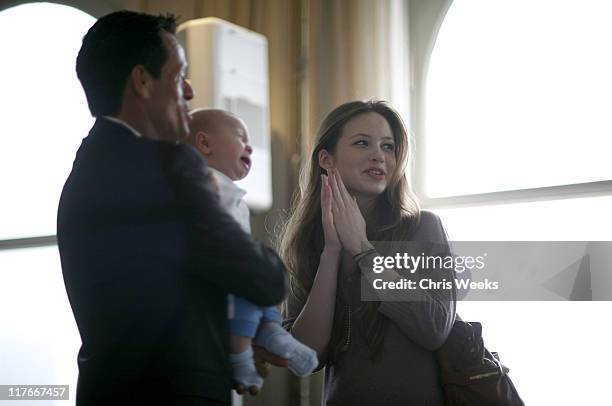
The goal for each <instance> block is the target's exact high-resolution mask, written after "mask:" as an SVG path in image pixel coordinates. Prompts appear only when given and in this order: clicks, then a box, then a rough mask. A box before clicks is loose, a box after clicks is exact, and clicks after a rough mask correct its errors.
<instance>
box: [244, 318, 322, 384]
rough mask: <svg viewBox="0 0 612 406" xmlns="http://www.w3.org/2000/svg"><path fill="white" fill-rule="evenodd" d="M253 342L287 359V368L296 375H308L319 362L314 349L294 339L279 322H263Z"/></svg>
mask: <svg viewBox="0 0 612 406" xmlns="http://www.w3.org/2000/svg"><path fill="white" fill-rule="evenodd" d="M254 342H255V344H257V345H261V346H262V347H264V348H265V349H266V350H268V351H269V352H271V353H272V354H275V355H278V356H279V357H281V358H285V359H287V360H289V369H290V370H292V371H293V373H294V374H296V375H298V376H303V375H308V374H309V373H311V372H312V371H313V370H314V369H315V368H316V367H317V364H318V363H319V360H318V359H317V353H316V351H314V350H313V349H311V348H310V347H308V346H306V345H304V344H302V343H301V342H299V341H298V340H296V339H295V338H294V337H293V336H292V335H291V334H290V333H289V332H287V331H286V330H285V329H283V328H282V327H281V325H280V323H276V322H263V323H262V324H261V325H260V327H259V330H258V331H257V336H256V337H255V341H254Z"/></svg>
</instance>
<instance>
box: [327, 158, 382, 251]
mask: <svg viewBox="0 0 612 406" xmlns="http://www.w3.org/2000/svg"><path fill="white" fill-rule="evenodd" d="M329 172H330V174H331V179H330V180H329V183H330V184H331V190H332V197H333V198H332V204H331V206H332V214H333V221H334V226H335V227H336V232H337V233H338V237H339V238H340V242H341V244H342V247H343V248H344V250H346V251H347V252H348V253H349V254H350V255H353V256H354V255H356V254H358V253H360V252H362V251H364V250H365V249H367V248H371V247H372V246H371V244H370V243H369V242H368V237H367V234H366V223H365V220H364V219H363V216H362V215H361V211H360V210H359V206H358V205H357V200H356V199H355V198H354V197H353V196H351V195H350V193H349V192H348V190H346V187H345V186H344V182H342V178H340V174H339V173H338V171H337V170H336V169H331V170H330V171H329Z"/></svg>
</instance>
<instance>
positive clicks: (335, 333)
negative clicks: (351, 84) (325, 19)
mask: <svg viewBox="0 0 612 406" xmlns="http://www.w3.org/2000/svg"><path fill="white" fill-rule="evenodd" d="M370 112H374V113H378V114H380V115H381V116H382V117H384V118H385V120H386V121H387V123H388V124H389V126H390V128H391V132H392V134H393V139H394V142H395V158H396V168H395V171H394V172H393V173H392V174H391V177H390V178H389V182H388V186H387V188H386V189H385V191H384V192H383V193H381V194H380V195H379V196H378V198H377V199H376V202H375V204H374V206H373V208H372V209H371V210H370V211H368V213H367V215H366V218H365V220H366V225H367V236H368V239H369V240H370V241H397V240H401V239H404V238H406V236H407V235H408V233H409V228H411V227H410V224H414V223H413V221H418V218H419V204H418V202H417V199H416V196H415V195H414V193H413V191H412V189H411V187H410V183H409V182H408V179H407V174H406V172H407V169H408V167H409V166H408V164H409V157H410V151H409V145H410V143H409V138H408V133H407V131H406V128H405V126H404V124H403V122H402V120H401V118H400V116H399V114H398V113H397V112H396V111H395V110H394V109H393V108H391V107H390V106H389V105H388V104H387V103H386V102H384V101H373V100H370V101H352V102H348V103H345V104H342V105H341V106H339V107H337V108H335V109H334V110H333V111H332V112H330V113H329V114H328V115H327V116H326V117H325V119H324V120H323V122H322V123H321V126H320V128H319V131H318V132H317V138H316V142H315V145H314V147H313V150H312V153H311V154H310V159H309V160H308V162H306V163H305V164H304V165H303V167H302V169H301V171H300V181H299V190H298V191H296V193H295V194H294V195H293V199H292V202H291V208H290V211H289V216H288V218H287V220H286V222H285V223H284V227H282V229H281V232H280V235H279V241H280V243H279V244H278V249H279V253H280V256H281V258H282V259H283V260H284V262H285V265H286V266H287V269H288V271H289V275H290V282H291V283H290V288H291V295H293V297H294V298H295V299H296V301H297V302H298V303H301V304H304V303H305V302H306V299H307V298H308V295H309V293H310V289H311V288H312V284H313V281H314V278H315V275H316V272H317V269H318V267H319V259H320V256H321V252H322V251H323V248H324V245H325V240H324V236H323V226H322V224H321V201H320V196H321V176H320V175H321V174H322V173H325V170H324V169H323V168H321V167H320V166H319V152H320V151H321V150H326V151H328V152H329V153H331V154H334V153H335V148H336V145H337V143H338V139H339V138H340V135H341V132H342V128H343V127H344V125H345V124H346V123H347V122H348V121H349V120H351V119H352V118H354V117H356V116H358V115H361V114H365V113H370ZM339 288H340V284H339ZM336 298H337V299H336V300H337V301H340V302H343V301H344V300H346V299H342V295H340V294H337V295H336ZM379 305H380V303H379V302H362V304H361V305H360V306H359V307H358V309H357V310H356V312H359V313H361V315H360V320H361V323H360V324H361V326H362V329H361V333H362V334H363V336H364V338H365V340H366V342H367V344H368V347H369V348H370V350H371V355H372V356H373V357H375V356H377V355H380V350H381V348H382V338H383V337H382V327H383V320H382V318H381V317H380V316H379V315H378V311H377V310H378V306H379ZM336 309H337V311H336V313H335V316H334V326H333V329H332V338H331V341H330V346H329V347H328V348H329V349H330V350H331V351H330V352H329V355H330V358H329V359H330V360H331V361H334V360H335V359H337V358H338V355H339V351H340V347H341V346H342V345H341V344H342V341H343V334H344V333H343V328H344V327H343V326H344V323H343V320H344V318H345V317H346V314H344V310H343V306H336Z"/></svg>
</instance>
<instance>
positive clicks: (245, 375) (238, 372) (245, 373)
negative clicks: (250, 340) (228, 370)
mask: <svg viewBox="0 0 612 406" xmlns="http://www.w3.org/2000/svg"><path fill="white" fill-rule="evenodd" d="M229 358H230V364H231V365H232V370H233V373H234V382H236V383H238V384H242V385H244V387H245V389H247V390H248V389H249V388H250V387H251V386H255V387H257V390H260V389H261V386H262V385H263V378H262V377H261V376H259V374H258V373H257V369H256V368H255V361H254V360H253V349H252V348H251V346H249V347H248V348H247V349H246V350H245V351H243V352H239V353H238V354H230V356H229Z"/></svg>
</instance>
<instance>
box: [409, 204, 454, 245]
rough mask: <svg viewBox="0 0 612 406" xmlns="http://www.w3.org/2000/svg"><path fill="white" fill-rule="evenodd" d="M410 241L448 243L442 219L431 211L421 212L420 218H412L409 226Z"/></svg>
mask: <svg viewBox="0 0 612 406" xmlns="http://www.w3.org/2000/svg"><path fill="white" fill-rule="evenodd" d="M407 227H409V228H410V237H411V238H410V239H411V240H417V241H441V242H442V241H447V236H446V231H445V230H444V226H443V225H442V221H441V220H440V217H439V216H438V215H437V214H435V213H433V212H431V211H429V210H421V211H420V212H419V215H418V217H412V218H411V219H410V221H409V222H408V224H407Z"/></svg>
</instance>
